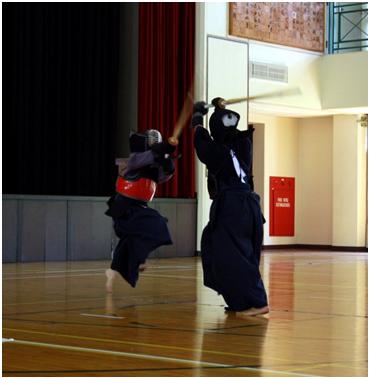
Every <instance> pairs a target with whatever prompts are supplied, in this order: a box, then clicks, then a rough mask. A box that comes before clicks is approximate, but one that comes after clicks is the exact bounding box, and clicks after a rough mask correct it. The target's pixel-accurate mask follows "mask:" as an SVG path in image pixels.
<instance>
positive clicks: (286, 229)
mask: <svg viewBox="0 0 370 379" xmlns="http://www.w3.org/2000/svg"><path fill="white" fill-rule="evenodd" d="M294 181H295V179H294V178H289V177H282V176H270V236H280V237H283V236H287V237H291V236H294V191H295V190H294V186H295V183H294Z"/></svg>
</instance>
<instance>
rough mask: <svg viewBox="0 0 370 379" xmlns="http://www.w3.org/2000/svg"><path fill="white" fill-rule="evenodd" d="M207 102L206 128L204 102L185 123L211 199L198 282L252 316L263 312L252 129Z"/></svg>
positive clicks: (234, 308) (259, 214) (218, 105)
mask: <svg viewBox="0 0 370 379" xmlns="http://www.w3.org/2000/svg"><path fill="white" fill-rule="evenodd" d="M222 100H223V99H221V98H215V99H213V101H212V104H213V105H214V106H215V110H214V113H213V114H212V115H211V117H210V120H209V127H210V132H211V134H209V132H208V131H207V129H205V128H204V127H203V116H204V115H205V114H207V112H208V107H207V106H206V103H205V102H197V103H195V105H194V111H193V116H192V120H191V126H192V127H193V128H195V134H194V146H195V149H196V153H197V156H198V158H199V160H200V161H201V162H202V163H204V164H205V165H206V167H207V169H208V179H207V180H208V191H209V194H210V198H211V199H212V200H213V201H212V205H211V209H210V218H209V222H208V224H207V226H206V227H205V228H204V230H203V234H202V239H201V259H202V266H203V275H204V284H205V286H207V287H209V288H212V289H213V290H215V291H217V292H218V294H221V295H222V296H223V298H224V300H225V302H226V304H227V307H225V310H226V311H231V312H237V314H240V315H246V316H255V315H259V314H264V313H267V312H269V308H268V304H267V296H266V291H265V288H264V285H263V282H262V278H261V274H260V271H259V263H260V257H261V247H262V239H263V223H264V218H263V215H262V212H261V208H260V203H259V200H260V199H259V196H258V195H257V194H256V193H255V192H253V191H252V189H251V177H250V176H249V174H250V172H251V164H252V143H251V135H250V133H252V132H253V131H250V130H247V131H239V130H238V129H237V126H238V123H239V119H240V115H239V114H238V113H236V112H233V111H231V110H229V109H225V107H224V106H223V104H222Z"/></svg>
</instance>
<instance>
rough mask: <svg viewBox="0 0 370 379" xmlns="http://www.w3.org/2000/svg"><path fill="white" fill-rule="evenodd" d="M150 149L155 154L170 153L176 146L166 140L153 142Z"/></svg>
mask: <svg viewBox="0 0 370 379" xmlns="http://www.w3.org/2000/svg"><path fill="white" fill-rule="evenodd" d="M150 149H151V150H152V151H153V152H154V153H155V154H157V155H165V154H172V153H174V152H175V150H176V146H173V145H171V144H170V143H168V142H167V141H164V142H160V143H155V144H153V145H152V146H151V147H150Z"/></svg>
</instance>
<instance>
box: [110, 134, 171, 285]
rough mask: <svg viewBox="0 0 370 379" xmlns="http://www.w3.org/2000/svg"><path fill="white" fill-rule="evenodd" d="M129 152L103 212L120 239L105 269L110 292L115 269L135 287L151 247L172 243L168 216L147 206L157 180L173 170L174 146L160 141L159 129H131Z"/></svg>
mask: <svg viewBox="0 0 370 379" xmlns="http://www.w3.org/2000/svg"><path fill="white" fill-rule="evenodd" d="M129 144H130V152H131V153H130V156H129V158H128V159H126V160H122V159H121V160H118V163H119V165H120V169H119V175H118V178H117V181H116V193H115V195H113V196H112V197H111V198H110V199H109V201H108V205H109V209H108V210H107V212H106V214H107V215H108V216H110V217H112V218H113V221H114V230H115V233H116V235H117V237H118V238H119V242H118V244H117V246H116V248H115V249H114V251H113V257H112V264H111V269H110V270H109V269H108V270H107V271H106V276H107V286H106V287H107V291H108V292H112V282H113V278H114V275H115V272H119V273H120V274H121V275H122V277H123V278H124V279H126V281H127V282H128V283H129V284H130V285H131V286H132V287H135V285H136V282H137V280H138V276H139V270H140V269H141V268H142V267H144V266H143V265H144V263H145V261H146V259H147V257H148V255H149V254H150V252H152V251H153V250H155V249H156V248H158V247H159V246H162V245H171V244H172V240H171V236H170V233H169V230H168V227H167V219H166V218H164V217H162V216H161V215H160V213H159V212H157V211H156V210H154V209H152V208H150V207H148V202H150V201H151V200H152V199H153V197H154V194H155V191H156V187H157V184H158V183H163V182H165V181H167V180H169V179H170V178H171V177H172V176H173V174H174V171H175V166H174V163H173V159H172V158H171V155H170V154H171V153H173V152H174V151H175V149H176V148H175V147H174V146H172V145H170V144H169V143H168V142H167V141H164V142H163V141H162V136H161V134H160V132H159V131H158V130H155V129H149V130H147V131H146V132H145V133H132V134H131V135H130V139H129Z"/></svg>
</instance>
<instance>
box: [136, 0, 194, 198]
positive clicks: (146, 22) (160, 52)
mask: <svg viewBox="0 0 370 379" xmlns="http://www.w3.org/2000/svg"><path fill="white" fill-rule="evenodd" d="M194 37H195V3H139V74H138V87H139V88H138V130H139V131H141V132H142V131H144V130H146V129H150V128H153V129H157V130H159V131H160V132H161V133H162V136H163V138H164V139H167V138H168V137H170V136H171V135H172V131H173V128H174V125H175V123H176V120H177V119H178V117H179V114H180V112H181V109H182V107H183V105H184V101H185V98H186V96H187V93H188V91H189V89H190V87H191V84H192V81H193V77H194V51H195V47H194V46H195V39H194ZM189 121H190V117H189ZM188 124H189V122H188ZM177 153H178V154H181V155H182V157H181V158H180V159H179V160H177V161H176V174H175V176H174V177H173V178H172V179H171V180H170V181H169V182H167V183H165V184H162V185H160V186H158V191H157V195H156V196H157V197H177V198H194V197H195V168H194V146H193V135H192V132H191V130H189V128H188V127H185V128H184V130H183V133H182V135H181V138H180V143H179V146H178V148H177Z"/></svg>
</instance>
